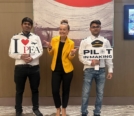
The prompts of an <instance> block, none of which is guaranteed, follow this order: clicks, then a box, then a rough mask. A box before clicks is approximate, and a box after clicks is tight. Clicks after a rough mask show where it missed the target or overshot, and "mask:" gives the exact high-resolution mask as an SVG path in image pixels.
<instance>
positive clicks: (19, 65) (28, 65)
mask: <svg viewBox="0 0 134 116" xmlns="http://www.w3.org/2000/svg"><path fill="white" fill-rule="evenodd" d="M36 66H39V65H30V64H17V65H15V67H36Z"/></svg>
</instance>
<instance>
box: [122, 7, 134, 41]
mask: <svg viewBox="0 0 134 116" xmlns="http://www.w3.org/2000/svg"><path fill="white" fill-rule="evenodd" d="M124 39H126V40H127V39H128V40H134V5H125V6H124Z"/></svg>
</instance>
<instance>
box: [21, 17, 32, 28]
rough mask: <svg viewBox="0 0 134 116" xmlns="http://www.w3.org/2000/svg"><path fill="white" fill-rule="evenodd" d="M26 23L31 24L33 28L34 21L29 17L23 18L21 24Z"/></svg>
mask: <svg viewBox="0 0 134 116" xmlns="http://www.w3.org/2000/svg"><path fill="white" fill-rule="evenodd" d="M24 22H29V23H30V24H31V25H32V26H33V20H32V19H31V18H29V17H25V18H23V19H22V22H21V24H23V23H24Z"/></svg>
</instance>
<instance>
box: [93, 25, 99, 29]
mask: <svg viewBox="0 0 134 116" xmlns="http://www.w3.org/2000/svg"><path fill="white" fill-rule="evenodd" d="M91 28H92V29H95V28H97V29H98V28H100V26H92V27H91Z"/></svg>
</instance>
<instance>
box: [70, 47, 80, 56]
mask: <svg viewBox="0 0 134 116" xmlns="http://www.w3.org/2000/svg"><path fill="white" fill-rule="evenodd" d="M78 49H79V48H75V49H72V50H71V52H70V55H71V56H74V55H75V53H76V51H77V50H78Z"/></svg>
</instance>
